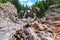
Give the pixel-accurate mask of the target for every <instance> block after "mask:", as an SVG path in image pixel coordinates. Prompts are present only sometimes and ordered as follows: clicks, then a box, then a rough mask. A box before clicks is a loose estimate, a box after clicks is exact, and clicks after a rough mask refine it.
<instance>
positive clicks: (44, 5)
mask: <svg viewBox="0 0 60 40" xmlns="http://www.w3.org/2000/svg"><path fill="white" fill-rule="evenodd" d="M59 3H60V0H42V1H39V2H38V1H37V2H36V3H35V4H34V5H33V6H32V8H34V7H39V8H40V11H41V13H40V14H39V13H38V12H36V13H37V15H38V17H42V16H43V15H44V12H45V11H47V9H48V7H49V6H50V5H53V4H59ZM55 7H56V8H59V7H60V5H55Z"/></svg>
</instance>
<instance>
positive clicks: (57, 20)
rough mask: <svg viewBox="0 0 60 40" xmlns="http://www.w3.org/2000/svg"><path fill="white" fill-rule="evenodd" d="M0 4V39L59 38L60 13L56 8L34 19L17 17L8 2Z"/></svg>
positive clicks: (46, 39)
mask: <svg viewBox="0 0 60 40" xmlns="http://www.w3.org/2000/svg"><path fill="white" fill-rule="evenodd" d="M0 6H1V7H2V9H0V40H60V14H59V12H55V10H56V9H55V10H53V11H54V12H53V11H48V12H46V13H48V14H46V15H45V16H44V17H43V18H41V19H38V20H35V21H34V19H33V18H28V19H19V18H18V16H16V15H17V10H16V8H15V6H14V5H13V4H11V3H10V2H7V3H3V4H2V3H0ZM57 10H58V9H57Z"/></svg>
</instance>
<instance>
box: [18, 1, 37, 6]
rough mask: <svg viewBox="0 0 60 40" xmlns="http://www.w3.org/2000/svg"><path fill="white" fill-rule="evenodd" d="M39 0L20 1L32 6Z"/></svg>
mask: <svg viewBox="0 0 60 40" xmlns="http://www.w3.org/2000/svg"><path fill="white" fill-rule="evenodd" d="M36 1H37V0H19V2H20V3H21V4H22V5H23V4H24V6H26V5H27V6H32V5H33V4H34V3H35V2H36Z"/></svg>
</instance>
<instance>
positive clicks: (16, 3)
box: [0, 0, 30, 13]
mask: <svg viewBox="0 0 60 40" xmlns="http://www.w3.org/2000/svg"><path fill="white" fill-rule="evenodd" d="M0 2H1V3H6V2H11V3H12V4H14V5H15V7H16V8H17V11H18V13H19V11H21V10H28V9H30V8H28V6H26V7H25V6H24V5H21V4H20V3H19V0H0Z"/></svg>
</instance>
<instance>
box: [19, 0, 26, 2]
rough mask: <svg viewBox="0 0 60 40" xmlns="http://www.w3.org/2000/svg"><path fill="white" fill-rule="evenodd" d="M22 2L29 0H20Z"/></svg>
mask: <svg viewBox="0 0 60 40" xmlns="http://www.w3.org/2000/svg"><path fill="white" fill-rule="evenodd" d="M19 1H20V2H22V1H27V0H19Z"/></svg>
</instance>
